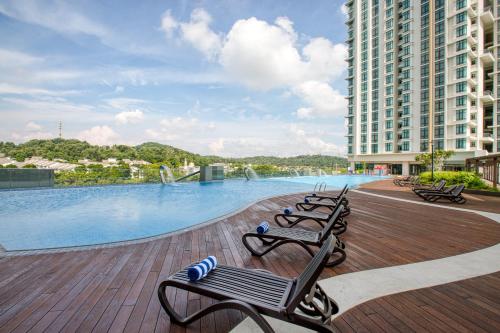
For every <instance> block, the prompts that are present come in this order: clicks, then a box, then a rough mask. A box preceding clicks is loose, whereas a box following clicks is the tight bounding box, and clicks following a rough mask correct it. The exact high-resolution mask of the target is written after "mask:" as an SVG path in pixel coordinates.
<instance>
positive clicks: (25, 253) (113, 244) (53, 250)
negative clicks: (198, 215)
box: [0, 188, 354, 258]
mask: <svg viewBox="0 0 500 333" xmlns="http://www.w3.org/2000/svg"><path fill="white" fill-rule="evenodd" d="M350 189H351V188H350ZM352 189H354V188H352ZM335 190H336V189H335ZM335 190H333V191H335ZM333 191H325V192H333ZM307 193H311V191H308V192H291V193H285V194H280V195H271V196H267V197H264V198H260V199H258V200H255V201H252V202H250V203H249V204H247V205H244V206H242V207H240V208H238V209H236V210H234V211H231V212H229V213H227V214H224V215H221V216H218V217H215V218H213V219H210V220H207V221H204V222H201V223H198V224H195V225H192V226H189V227H186V228H182V229H179V230H175V231H170V232H166V233H163V234H159V235H155V236H149V237H143V238H136V239H131V240H125V241H116V242H109V243H101V244H94V245H79V246H67V247H57V248H46V249H36V250H11V251H8V250H6V249H5V248H4V247H3V246H2V244H0V258H2V257H18V256H29V255H39V254H51V253H64V252H76V251H88V250H97V249H107V248H113V247H119V246H126V245H135V244H142V243H147V242H151V241H155V240H158V239H163V238H165V237H170V236H175V235H178V234H181V233H184V232H187V231H192V230H196V229H200V228H203V227H206V226H208V225H211V224H214V223H217V222H220V221H222V220H224V219H227V218H228V217H231V216H234V215H236V214H239V213H241V212H242V211H244V210H247V209H248V208H250V207H251V206H253V205H256V204H258V203H259V202H262V201H265V200H269V199H272V198H278V197H282V196H287V195H300V194H307ZM2 250H3V251H2Z"/></svg>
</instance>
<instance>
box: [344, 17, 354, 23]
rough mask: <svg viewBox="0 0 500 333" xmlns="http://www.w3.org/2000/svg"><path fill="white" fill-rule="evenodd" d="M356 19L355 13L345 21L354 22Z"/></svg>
mask: <svg viewBox="0 0 500 333" xmlns="http://www.w3.org/2000/svg"><path fill="white" fill-rule="evenodd" d="M353 21H354V15H352V16H349V17H348V18H347V20H346V21H345V23H346V24H349V23H352V22H353Z"/></svg>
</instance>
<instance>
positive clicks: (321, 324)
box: [291, 283, 339, 333]
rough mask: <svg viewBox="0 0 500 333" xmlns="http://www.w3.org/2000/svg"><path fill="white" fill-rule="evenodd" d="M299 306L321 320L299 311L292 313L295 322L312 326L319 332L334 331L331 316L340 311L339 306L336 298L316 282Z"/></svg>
mask: <svg viewBox="0 0 500 333" xmlns="http://www.w3.org/2000/svg"><path fill="white" fill-rule="evenodd" d="M298 308H299V309H300V310H301V311H302V312H304V313H305V314H306V315H308V316H311V317H316V318H318V317H319V318H321V320H318V319H319V318H318V319H314V318H310V317H305V316H302V315H300V314H299V313H294V314H292V315H291V319H292V322H294V323H295V324H298V325H301V326H304V327H308V328H312V329H314V330H316V331H318V332H326V333H331V332H333V330H332V328H331V325H330V320H331V316H332V315H333V314H335V313H338V312H339V307H338V305H337V303H335V301H334V300H332V299H331V298H330V297H328V295H327V294H326V293H325V291H324V290H323V289H322V288H321V287H320V286H319V285H318V284H317V283H315V284H314V285H313V286H312V287H311V291H310V292H309V294H307V295H306V296H305V297H304V300H303V301H302V302H301V303H300V304H299V305H298Z"/></svg>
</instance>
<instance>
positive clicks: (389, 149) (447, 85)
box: [346, 0, 500, 174]
mask: <svg viewBox="0 0 500 333" xmlns="http://www.w3.org/2000/svg"><path fill="white" fill-rule="evenodd" d="M346 6H347V9H348V19H347V21H346V24H347V28H348V39H347V44H348V58H347V62H348V77H347V86H348V96H347V100H348V113H347V126H348V127H347V128H348V132H347V140H348V142H347V150H348V159H349V161H350V162H351V167H355V166H356V164H358V165H359V164H363V165H365V166H366V165H368V168H372V167H374V166H376V167H377V168H386V169H387V170H388V172H390V173H394V174H410V173H416V172H418V171H419V169H420V166H419V165H418V164H417V163H416V162H415V156H416V155H418V154H420V153H421V152H430V151H431V149H432V146H434V149H436V150H439V149H441V150H453V151H455V154H454V156H453V157H452V158H451V159H450V160H449V161H448V162H447V164H449V165H456V166H462V165H463V164H464V160H465V158H468V157H473V156H478V155H483V154H486V153H487V152H500V131H499V124H500V107H499V106H500V103H499V102H497V97H496V96H500V81H499V75H498V74H499V73H498V72H499V71H500V68H498V60H497V59H498V57H499V56H500V38H499V36H500V33H499V32H500V22H499V21H498V20H497V18H498V17H500V2H499V1H497V0H447V1H446V0H399V1H398V0H350V1H347V2H346Z"/></svg>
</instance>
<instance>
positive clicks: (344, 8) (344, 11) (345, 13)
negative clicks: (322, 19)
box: [340, 3, 349, 16]
mask: <svg viewBox="0 0 500 333" xmlns="http://www.w3.org/2000/svg"><path fill="white" fill-rule="evenodd" d="M340 12H341V13H342V14H344V15H345V16H347V15H348V14H349V8H347V6H346V4H345V3H344V4H342V6H340Z"/></svg>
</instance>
